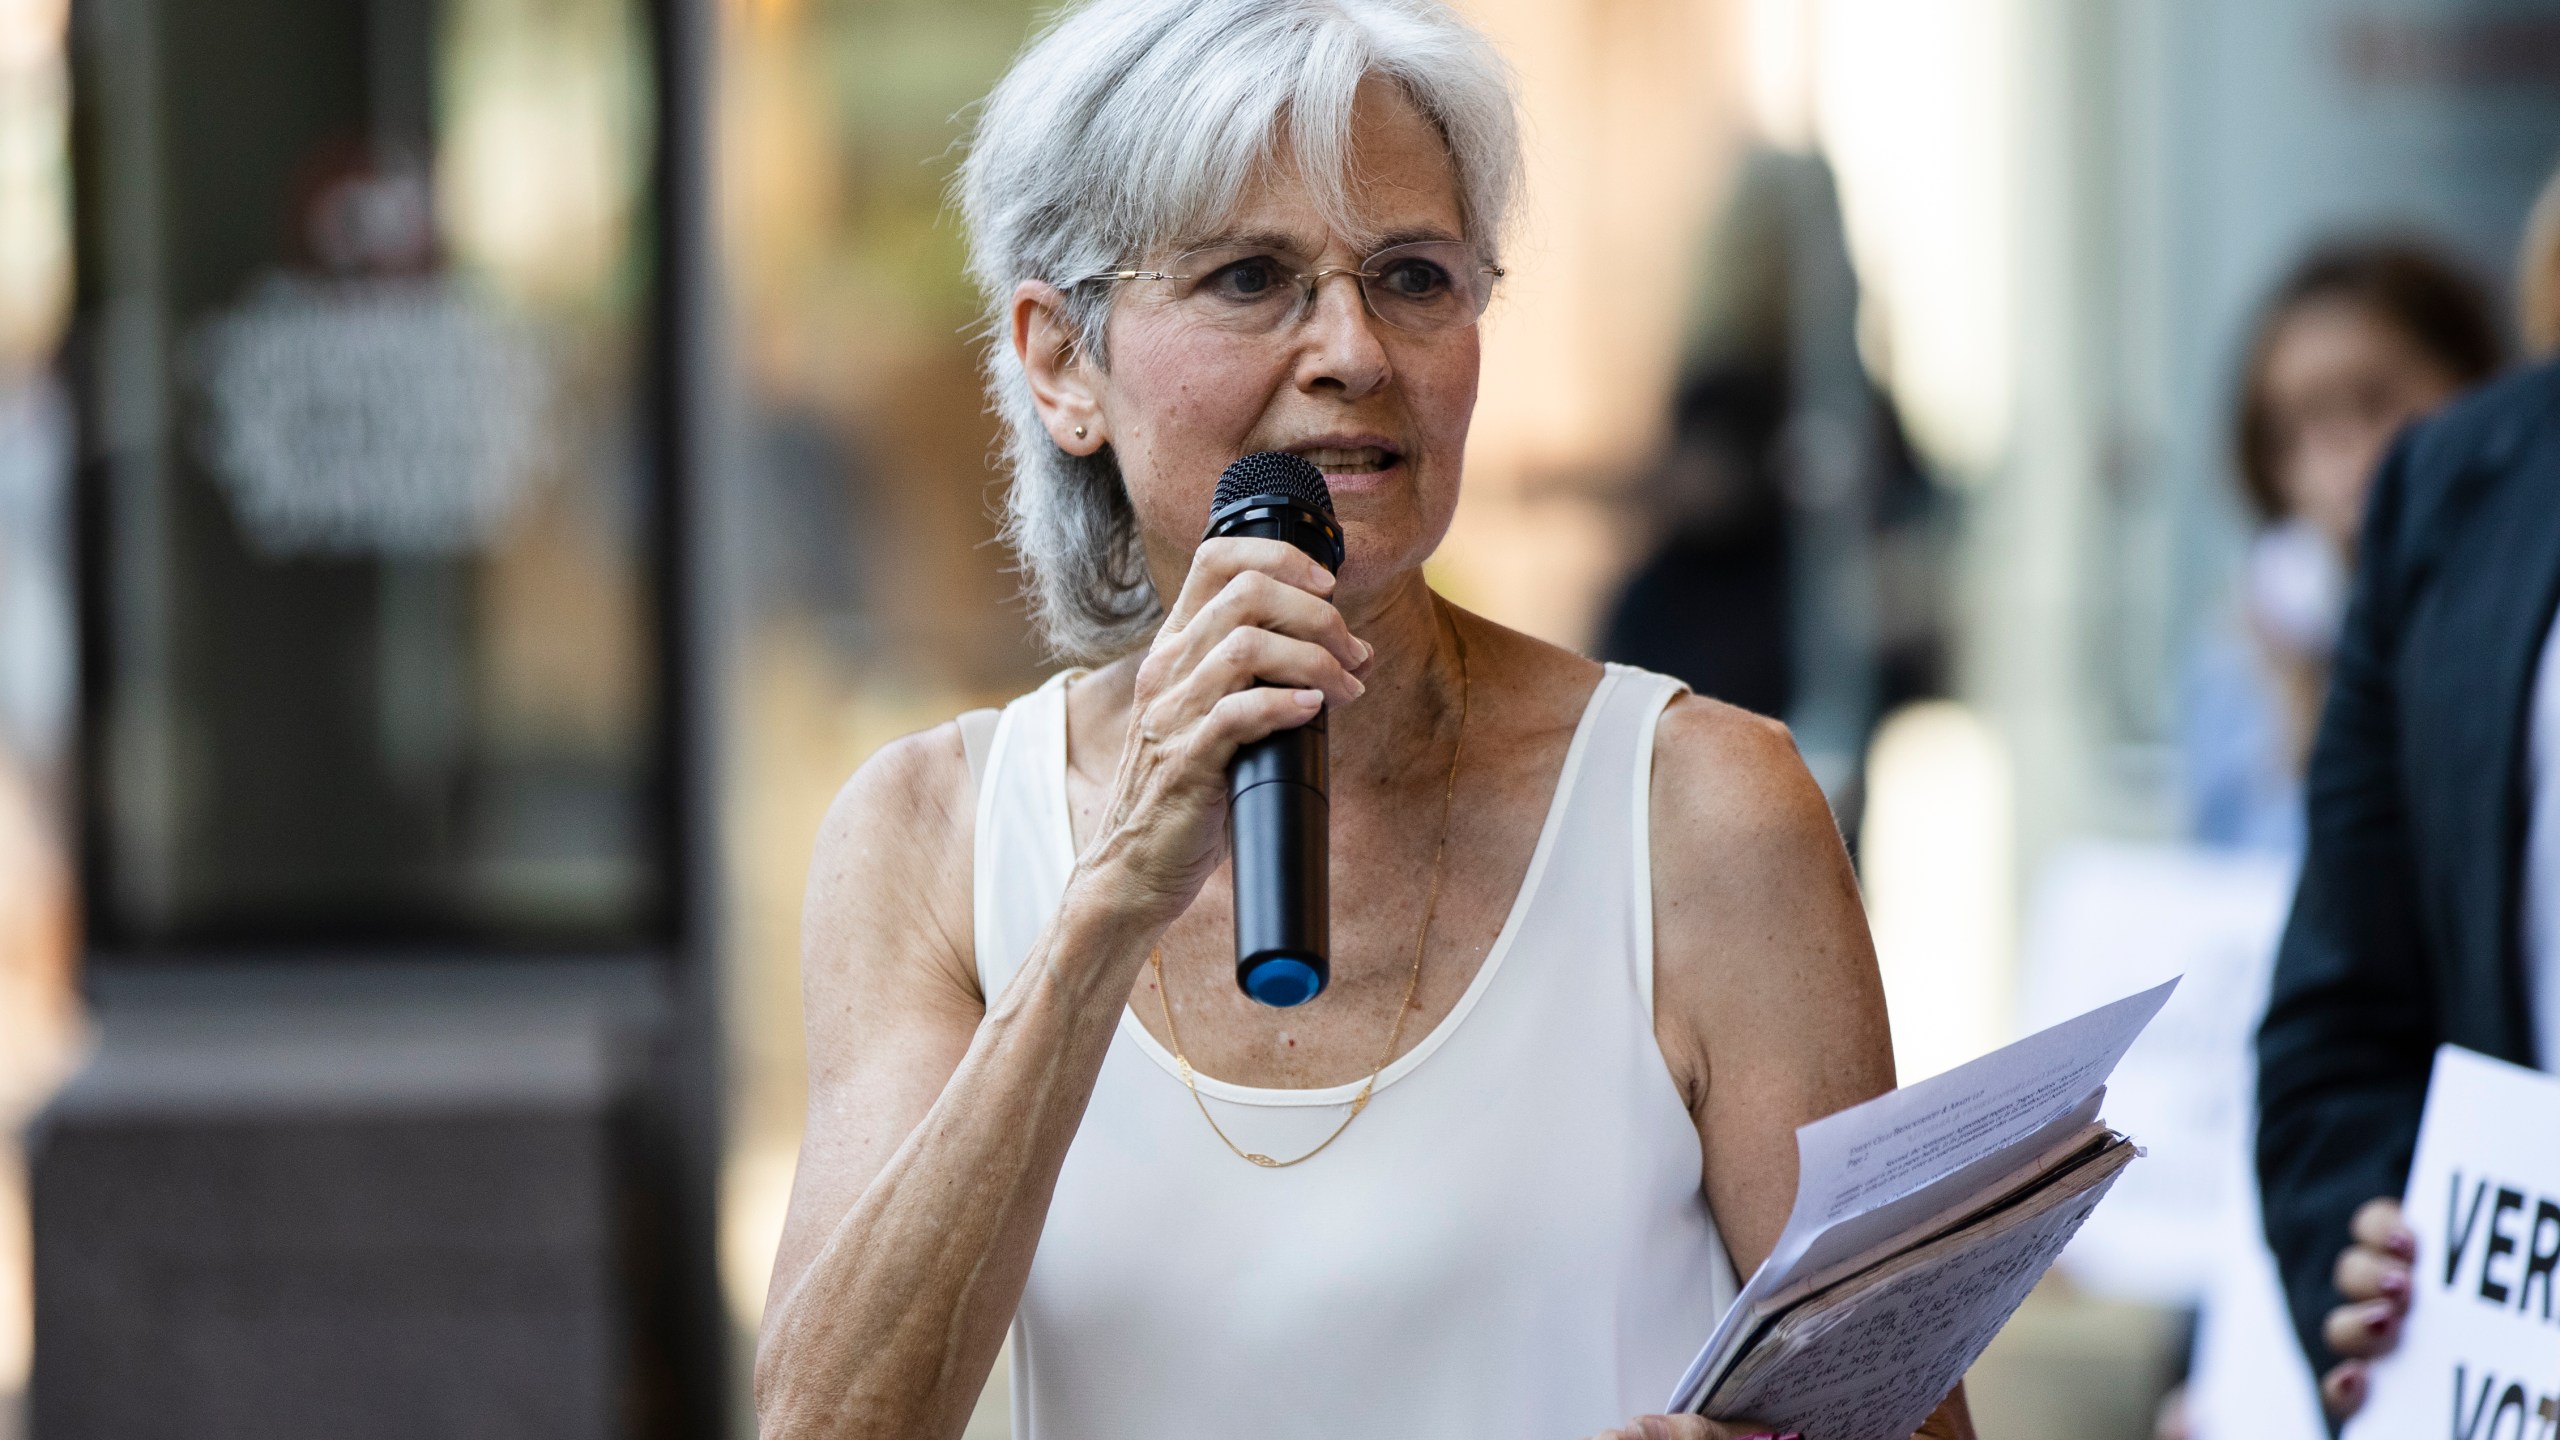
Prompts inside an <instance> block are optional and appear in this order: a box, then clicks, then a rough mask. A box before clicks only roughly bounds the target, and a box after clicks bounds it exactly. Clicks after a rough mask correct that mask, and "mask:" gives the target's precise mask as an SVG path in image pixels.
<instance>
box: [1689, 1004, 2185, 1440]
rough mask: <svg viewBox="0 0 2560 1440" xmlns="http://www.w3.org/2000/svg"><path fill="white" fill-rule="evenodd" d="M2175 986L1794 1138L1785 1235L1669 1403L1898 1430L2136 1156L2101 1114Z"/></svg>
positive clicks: (1975, 1347)
mask: <svg viewBox="0 0 2560 1440" xmlns="http://www.w3.org/2000/svg"><path fill="white" fill-rule="evenodd" d="M2176 985H2177V982H2176V981H2174V980H2172V981H2170V982H2168V983H2167V984H2164V985H2161V986H2158V987H2156V988H2154V989H2151V990H2146V991H2144V992H2143V993H2141V994H2139V995H2133V996H2129V997H2127V998H2125V999H2123V1000H2119V1001H2116V1002H2115V1003H2114V1004H2112V1005H2107V1006H2103V1007H2101V1008H2099V1009H2097V1010H2093V1011H2091V1012H2089V1013H2088V1014H2086V1015H2083V1016H2081V1017H2080V1018H2078V1019H2076V1020H2070V1021H2066V1022H2064V1023H2063V1024H2060V1025H2057V1026H2054V1027H2053V1028H2052V1029H2050V1030H2046V1031H2043V1032H2041V1033H2039V1034H2036V1035H2032V1036H2029V1037H2028V1038H2026V1039H2024V1040H2021V1041H2019V1042H2018V1043H2017V1044H2015V1045H2011V1046H2009V1047H2008V1048H2006V1049H2003V1050H1999V1051H1995V1052H1994V1053H1992V1054H1989V1055H1986V1056H1984V1057H1982V1058H1981V1059H1979V1060H1976V1061H1974V1062H1972V1063H1971V1064H1968V1065H1962V1066H1959V1067H1957V1068H1956V1069H1953V1070H1950V1071H1948V1072H1947V1073H1945V1074H1943V1075H1939V1076H1936V1077H1933V1078H1931V1079H1928V1080H1924V1081H1921V1082H1920V1083H1918V1084H1916V1085H1911V1086H1908V1087H1906V1088H1904V1089H1901V1090H1897V1091H1895V1092H1893V1093H1892V1094H1890V1095H1886V1096H1882V1097H1880V1098H1878V1099H1875V1100H1871V1101H1869V1102H1867V1103H1866V1104H1864V1105H1860V1106H1856V1107H1854V1108H1852V1109H1848V1110H1844V1111H1841V1112H1840V1113H1839V1114H1837V1115H1833V1116H1830V1117H1828V1118H1826V1119H1823V1120H1817V1121H1815V1122H1814V1123H1813V1124H1810V1125H1807V1126H1805V1127H1804V1128H1803V1129H1801V1130H1799V1131H1797V1132H1796V1151H1797V1157H1798V1173H1797V1181H1796V1202H1795V1209H1794V1211H1793V1213H1792V1214H1791V1215H1790V1216H1789V1217H1788V1220H1787V1228H1786V1230H1785V1231H1784V1233H1782V1234H1781V1235H1780V1236H1779V1237H1778V1243H1777V1246H1776V1248H1775V1249H1773V1250H1772V1251H1771V1252H1770V1255H1769V1258H1768V1260H1767V1261H1765V1262H1764V1263H1763V1264H1762V1265H1761V1266H1760V1269H1759V1271H1758V1272H1757V1273H1755V1274H1754V1275H1753V1276H1752V1277H1751V1282H1750V1283H1749V1284H1747V1285H1745V1286H1743V1288H1742V1294H1741V1295H1740V1296H1739V1297H1738V1298H1737V1299H1736V1300H1735V1301H1734V1304H1733V1308H1732V1309H1731V1310H1729V1311H1727V1312H1726V1314H1725V1317H1724V1320H1723V1322H1722V1323H1721V1324H1719V1325H1718V1326H1717V1327H1716V1332H1715V1334H1714V1336H1713V1337H1711V1338H1710V1339H1709V1340H1708V1342H1707V1346H1706V1348H1705V1349H1704V1350H1702V1351H1700V1352H1699V1354H1698V1358H1697V1359H1696V1360H1695V1361H1693V1362H1691V1364H1690V1366H1689V1371H1688V1373H1687V1374H1686V1375H1684V1376H1682V1377H1681V1381H1680V1386H1679V1388H1678V1390H1676V1391H1675V1392H1674V1393H1673V1395H1672V1397H1671V1403H1670V1408H1671V1409H1672V1410H1673V1411H1675V1412H1681V1411H1687V1412H1696V1413H1703V1414H1706V1415H1710V1416H1714V1417H1716V1418H1719V1419H1749V1420H1759V1421H1767V1422H1772V1423H1775V1424H1777V1425H1779V1426H1781V1427H1782V1428H1786V1429H1792V1430H1802V1431H1805V1432H1806V1433H1808V1434H1816V1435H1820V1436H1822V1437H1823V1440H1908V1437H1909V1436H1910V1434H1911V1432H1912V1431H1914V1430H1916V1429H1918V1428H1919V1426H1920V1424H1921V1422H1922V1421H1924V1420H1926V1419H1928V1418H1929V1413H1930V1412H1931V1411H1932V1410H1935V1409H1936V1408H1937V1407H1938V1404H1939V1402H1940V1401H1942V1400H1944V1399H1945V1398H1946V1395H1947V1392H1948V1391H1949V1390H1952V1389H1954V1388H1955V1384H1956V1382H1957V1381H1958V1380H1961V1379H1962V1378H1964V1372H1965V1371H1966V1370H1967V1369H1968V1368H1970V1367H1971V1366H1972V1364H1973V1362H1974V1360H1975V1359H1976V1358H1977V1357H1979V1356H1980V1355H1981V1353H1982V1351H1983V1349H1984V1347H1986V1346H1988V1345H1989V1344H1990V1343H1991V1337H1992V1336H1994V1335H1996V1334H1998V1333H1999V1331H2000V1327H2001V1326H2002V1325H2004V1324H2006V1323H2007V1322H2008V1319H2009V1316H2010V1315H2011V1314H2013V1313H2014V1312H2015V1311H2016V1310H2017V1308H2018V1306H2019V1304H2020V1303H2021V1302H2023V1301H2024V1300H2025V1299H2026V1297H2027V1292H2028V1291H2030V1290H2032V1289H2034V1288H2035V1283H2036V1281H2037V1280H2038V1279H2039V1278H2041V1277H2042V1276H2043V1274H2044V1272H2045V1268H2046V1267H2047V1266H2048V1265H2050V1264H2052V1263H2053V1257H2054V1256H2055V1255H2057V1254H2059V1253H2061V1250H2062V1247H2063V1246H2064V1245H2066V1244H2068V1243H2069V1242H2070V1239H2071V1237H2072V1235H2073V1234H2074V1233H2075V1232H2076V1231H2077V1230H2078V1229H2079V1228H2080V1223H2081V1222H2082V1221H2083V1220H2086V1219H2087V1218H2088V1217H2089V1212H2090V1211H2091V1210H2093V1209H2095V1208H2096V1207H2097V1204H2098V1201H2099V1200H2101V1199H2103V1198H2104V1197H2105V1195H2106V1193H2107V1189H2108V1187H2109V1186H2110V1185H2112V1184H2113V1183H2114V1182H2115V1179H2116V1177H2117V1176H2118V1175H2119V1174H2122V1173H2123V1171H2124V1167H2125V1166H2126V1165H2127V1164H2129V1163H2130V1162H2131V1161H2132V1160H2133V1158H2134V1155H2135V1153H2136V1152H2135V1150H2134V1148H2133V1145H2132V1143H2131V1142H2130V1141H2128V1140H2127V1139H2126V1138H2125V1137H2124V1136H2122V1135H2119V1134H2117V1133H2116V1132H2114V1131H2113V1130H2110V1129H2109V1128H2107V1126H2106V1125H2105V1124H2104V1123H2102V1122H2101V1121H2100V1120H2099V1119H2098V1107H2099V1104H2100V1102H2101V1101H2103V1100H2104V1098H2105V1095H2106V1080H2107V1076H2108V1074H2109V1073H2110V1072H2112V1071H2113V1070H2114V1069H2115V1065H2116V1062H2117V1061H2118V1060H2120V1059H2122V1058H2123V1056H2124V1052H2125V1050H2126V1049H2127V1048H2128V1047H2129V1046H2131V1045H2132V1044H2133V1041H2134V1038H2135V1037H2136V1036H2138V1035H2140V1034H2141V1033H2142V1027H2143V1026H2144V1025H2146V1024H2148V1023H2149V1022H2150V1020H2151V1017H2152V1016H2154V1015H2156V1014H2158V1013H2159V1010H2160V1007H2161V1005H2162V1004H2164V1003H2165V1002H2166V1001H2167V1000H2168V998H2169V992H2170V991H2171V990H2172V989H2174V988H2175V987H2176Z"/></svg>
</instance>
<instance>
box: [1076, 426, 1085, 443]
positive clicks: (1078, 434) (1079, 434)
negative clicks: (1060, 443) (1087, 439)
mask: <svg viewBox="0 0 2560 1440" xmlns="http://www.w3.org/2000/svg"><path fill="white" fill-rule="evenodd" d="M1076 438H1077V439H1079V440H1081V439H1083V438H1084V427H1083V426H1081V425H1079V426H1077V427H1076Z"/></svg>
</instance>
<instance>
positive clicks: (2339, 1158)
mask: <svg viewBox="0 0 2560 1440" xmlns="http://www.w3.org/2000/svg"><path fill="white" fill-rule="evenodd" d="M2555 603H2560V366H2541V367H2537V368H2535V369H2531V370H2527V371H2523V372H2520V373H2518V374H2515V375H2512V376H2509V377H2507V378H2506V379H2503V380H2501V381H2498V382H2497V383H2495V384H2493V385H2490V386H2488V387H2486V388H2485V389H2482V390H2479V391H2476V392H2474V393H2472V394H2471V395H2468V396H2466V397H2464V398H2463V399H2461V400H2459V401H2457V402H2455V403H2454V404H2453V405H2452V406H2450V407H2448V408H2447V409H2446V410H2445V411H2444V412H2443V413H2441V414H2440V415H2438V416H2436V417H2435V418H2434V419H2431V420H2429V421H2427V422H2425V423H2423V424H2421V425H2418V426H2416V427H2413V428H2412V429H2411V430H2410V432H2409V433H2408V434H2406V435H2404V436H2402V437H2401V439H2400V441H2399V443H2398V444H2397V445H2396V446H2394V447H2393V449H2392V452H2391V456H2390V458H2389V460H2388V461H2386V462H2385V464H2384V465H2383V468H2382V472H2381V474H2380V475H2379V476H2378V477H2377V478H2376V480H2375V482H2374V490H2373V498H2372V500H2371V502H2370V505H2369V508H2368V510H2367V512H2366V516H2365V525H2364V535H2363V538H2362V541H2361V542H2360V546H2359V557H2358V560H2357V570H2356V580H2355V590H2354V595H2353V598H2352V599H2351V600H2350V601H2349V604H2348V608H2347V620H2346V628H2345V631H2344V633H2343V634H2342V635H2341V636H2340V638H2339V642H2338V654H2337V663H2336V666H2335V669H2334V670H2333V672H2332V676H2331V680H2330V692H2329V699H2328V705H2327V708H2326V710H2325V711H2324V712H2323V713H2322V716H2321V721H2320V733H2319V738H2318V740H2317V741H2316V742H2315V743H2314V745H2313V747H2312V754H2311V771H2310V776H2309V780H2308V783H2307V786H2306V789H2307V791H2308V795H2309V802H2310V812H2311V813H2310V845H2309V849H2308V851H2307V852H2306V853H2305V855H2304V858H2303V869H2302V885H2301V889H2300V891H2299V892H2298V893H2297V894H2296V895H2295V897H2294V903H2293V917H2292V920H2291V922H2290V923H2289V924H2288V925H2287V926H2286V929H2285V936H2284V947H2283V949H2282V951H2281V952H2279V954H2278V956H2277V960H2276V971H2275V982H2274V988H2273V991H2272V993H2271V994H2270V997H2269V1000H2268V1006H2267V1018H2266V1022H2265V1024H2264V1026H2263V1027H2261V1029H2260V1030H2259V1032H2258V1183H2259V1186H2260V1189H2261V1192H2262V1194H2263V1197H2264V1201H2265V1207H2266V1225H2267V1240H2268V1243H2269V1244H2270V1245H2271V1246H2272V1247H2273V1248H2274V1251H2275V1256H2276V1262H2277V1265H2278V1267H2279V1268H2280V1269H2281V1270H2282V1272H2283V1274H2284V1283H2285V1292H2286V1299H2287V1301H2288V1303H2289V1305H2290V1308H2291V1310H2292V1312H2293V1323H2294V1326H2295V1328H2296V1331H2297V1332H2298V1333H2299V1335H2300V1336H2301V1339H2302V1344H2303V1348H2304V1350H2305V1351H2306V1352H2308V1354H2309V1355H2310V1357H2311V1361H2312V1366H2313V1368H2314V1369H2315V1370H2325V1369H2326V1368H2327V1367H2328V1366H2329V1365H2331V1364H2333V1363H2335V1360H2336V1357H2335V1356H2334V1355H2332V1354H2331V1353H2330V1351H2329V1348H2328V1346H2327V1345H2326V1344H2325V1343H2323V1342H2322V1340H2321V1338H2320V1323H2321V1320H2322V1318H2323V1317H2324V1316H2326V1314H2327V1313H2328V1311H2329V1310H2330V1309H2331V1308H2332V1307H2334V1306H2335V1305H2337V1304H2338V1303H2339V1297H2338V1293H2337V1289H2336V1287H2335V1285H2334V1284H2333V1283H2332V1278H2331V1275H2332V1269H2333V1267H2334V1266H2335V1264H2336V1262H2337V1258H2338V1252H2339V1250H2340V1249H2342V1248H2343V1247H2344V1246H2345V1244H2346V1240H2347V1221H2348V1218H2349V1217H2350V1216H2352V1215H2353V1214H2354V1213H2355V1210H2356V1207H2357V1206H2359V1205H2361V1204H2363V1203H2364V1202H2365V1201H2367V1200H2369V1199H2372V1198H2373V1197H2374V1196H2377V1195H2393V1196H2396V1195H2398V1194H2399V1193H2400V1192H2401V1188H2402V1186H2403V1185H2404V1184H2405V1183H2406V1182H2407V1179H2408V1173H2409V1157H2410V1152H2411V1151H2412V1150H2413V1149H2414V1148H2415V1146H2416V1143H2417V1134H2418V1114H2419V1110H2420V1108H2421V1106H2422V1105H2423V1103H2424V1101H2425V1099H2426V1086H2427V1069H2428V1065H2429V1064H2430V1062H2431V1060H2432V1059H2433V1056H2434V1052H2435V1048H2436V1046H2437V1045H2439V1044H2442V1043H2448V1042H2449V1043H2452V1044H2455V1045H2461V1046H2466V1047H2468V1048H2470V1049H2473V1050H2477V1051H2480V1052H2481V1053H2483V1054H2487V1055H2494V1056H2497V1057H2498V1058H2500V1059H2503V1060H2511V1061H2514V1062H2517V1063H2519V1064H2525V1065H2530V1064H2533V1063H2534V1060H2535V1055H2534V1039H2533V1026H2532V1020H2531V1015H2530V1011H2529V1010H2528V1008H2527V1005H2526V990H2525V976H2524V971H2523V966H2522V963H2521V960H2520V952H2519V950H2518V940H2517V905H2518V901H2519V898H2520V895H2519V889H2518V886H2519V883H2520V878H2521V875H2520V872H2521V860H2522V856H2523V851H2524V824H2525V817H2526V796H2525V788H2524V764H2525V738H2526V729H2527V725H2528V721H2529V712H2530V709H2531V705H2532V696H2533V680H2534V663H2535V659H2536V657H2537V656H2538V655H2539V654H2540V652H2541V648H2542V642H2543V638H2544V635H2545V632H2547V631H2548V630H2549V628H2550V625H2551V620H2552V613H2553V607H2554V605H2555Z"/></svg>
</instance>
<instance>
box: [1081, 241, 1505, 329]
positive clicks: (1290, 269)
mask: <svg viewBox="0 0 2560 1440" xmlns="http://www.w3.org/2000/svg"><path fill="white" fill-rule="evenodd" d="M1332 275H1348V276H1350V277H1351V278H1352V281H1353V283H1355V284H1357V285H1358V286H1359V287H1360V298H1361V301H1362V303H1364V304H1365V305H1367V306H1368V309H1369V313H1370V314H1371V315H1374V316H1376V317H1377V318H1378V319H1379V320H1380V321H1382V322H1384V323H1385V324H1388V325H1392V326H1394V327H1395V328H1397V329H1399V330H1405V331H1410V332H1412V333H1415V334H1421V335H1428V334H1432V333H1434V332H1436V331H1441V330H1456V329H1459V328H1461V327H1463V326H1468V325H1472V324H1474V323H1475V322H1476V319H1477V317H1479V316H1481V315H1483V314H1484V308H1485V306H1486V305H1488V304H1490V303H1491V302H1492V300H1493V282H1494V281H1496V280H1499V279H1501V278H1502V275H1503V270H1502V267H1501V266H1498V265H1487V264H1484V263H1482V262H1481V261H1480V260H1479V259H1478V258H1477V256H1476V252H1475V249H1474V247H1472V246H1470V245H1468V244H1466V243H1465V242H1464V241H1458V240H1418V241H1414V242H1412V243H1410V244H1404V245H1390V246H1388V247H1387V248H1386V249H1384V250H1381V251H1379V252H1378V253H1377V254H1375V255H1372V256H1370V257H1369V258H1368V259H1366V260H1363V261H1361V262H1360V263H1359V264H1358V265H1356V266H1348V265H1337V266H1333V267H1330V268H1326V269H1319V268H1317V266H1316V264H1315V262H1314V261H1312V260H1309V259H1307V258H1306V257H1305V256H1303V255H1298V254H1295V253H1293V252H1291V251H1288V250H1284V249H1278V248H1275V247H1272V246H1268V245H1208V246H1203V247H1201V248H1200V249H1197V250H1186V251H1184V252H1183V253H1181V254H1180V255H1176V256H1175V257H1173V259H1172V260H1171V261H1170V262H1168V268H1166V269H1163V270H1106V271H1103V272H1102V273H1101V274H1098V275H1086V276H1081V277H1079V278H1078V279H1077V280H1075V281H1074V282H1073V283H1075V284H1078V285H1090V284H1097V283H1101V282H1105V281H1109V282H1114V283H1134V284H1147V285H1150V286H1161V287H1162V291H1161V293H1162V294H1164V295H1165V296H1166V297H1167V298H1168V299H1170V300H1171V301H1172V302H1173V303H1174V304H1175V305H1176V306H1178V307H1180V309H1181V311H1182V313H1183V314H1185V315H1187V316H1192V317H1196V318H1197V319H1199V320H1201V321H1202V322H1204V323H1206V324H1209V325H1213V326H1215V327H1217V328H1218V329H1221V330H1230V331H1234V332H1237V333H1239V334H1247V335H1263V334H1269V333H1271V332H1272V331H1275V330H1279V329H1282V328H1284V327H1285V326H1288V325H1292V324H1295V323H1296V322H1297V321H1299V320H1301V319H1303V318H1305V316H1306V315H1307V314H1308V313H1309V312H1310V311H1312V310H1313V309H1314V308H1315V303H1316V286H1317V285H1318V284H1319V283H1321V282H1322V281H1323V280H1324V279H1325V278H1326V277H1328V276H1332Z"/></svg>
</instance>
